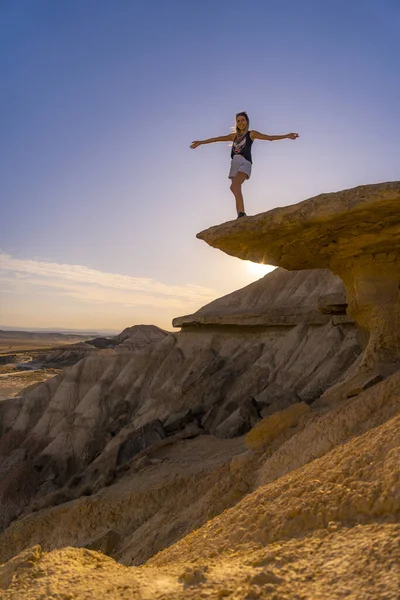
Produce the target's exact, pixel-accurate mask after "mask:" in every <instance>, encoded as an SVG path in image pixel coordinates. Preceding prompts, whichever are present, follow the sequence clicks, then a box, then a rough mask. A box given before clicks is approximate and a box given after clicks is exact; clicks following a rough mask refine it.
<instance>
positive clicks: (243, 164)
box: [228, 154, 252, 179]
mask: <svg viewBox="0 0 400 600" xmlns="http://www.w3.org/2000/svg"><path fill="white" fill-rule="evenodd" d="M251 167H252V165H251V162H250V161H249V160H247V159H246V158H245V157H244V156H242V155H241V154H236V155H235V156H234V157H233V158H232V162H231V170H230V171H229V175H228V177H229V179H233V178H234V177H236V175H237V174H238V173H246V175H247V179H250V175H251Z"/></svg>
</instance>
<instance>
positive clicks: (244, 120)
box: [236, 111, 250, 135]
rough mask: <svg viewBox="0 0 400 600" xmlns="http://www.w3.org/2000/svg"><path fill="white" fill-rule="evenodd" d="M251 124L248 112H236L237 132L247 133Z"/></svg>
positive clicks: (240, 133)
mask: <svg viewBox="0 0 400 600" xmlns="http://www.w3.org/2000/svg"><path fill="white" fill-rule="evenodd" d="M249 125H250V120H249V117H248V116H247V112H244V111H243V112H239V113H237V114H236V133H237V134H239V135H243V134H245V133H247V131H248V129H249Z"/></svg>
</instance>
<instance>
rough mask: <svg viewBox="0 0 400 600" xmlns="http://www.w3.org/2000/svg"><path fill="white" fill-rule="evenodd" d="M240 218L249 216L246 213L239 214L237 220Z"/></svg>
mask: <svg viewBox="0 0 400 600" xmlns="http://www.w3.org/2000/svg"><path fill="white" fill-rule="evenodd" d="M240 217H247V215H246V213H244V212H240V213H238V216H237V218H238V219H240Z"/></svg>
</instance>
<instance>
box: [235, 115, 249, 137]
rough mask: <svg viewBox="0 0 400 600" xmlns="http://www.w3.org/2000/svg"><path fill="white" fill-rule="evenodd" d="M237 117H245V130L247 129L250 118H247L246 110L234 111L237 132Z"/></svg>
mask: <svg viewBox="0 0 400 600" xmlns="http://www.w3.org/2000/svg"><path fill="white" fill-rule="evenodd" d="M238 117H244V118H245V119H246V121H247V130H248V129H249V125H250V119H249V116H248V114H247V112H246V111H245V110H243V111H242V112H238V113H236V117H235V132H236V133H238V130H237V125H236V119H237V118H238Z"/></svg>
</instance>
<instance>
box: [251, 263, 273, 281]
mask: <svg viewBox="0 0 400 600" xmlns="http://www.w3.org/2000/svg"><path fill="white" fill-rule="evenodd" d="M245 264H246V268H247V269H248V270H249V271H250V273H252V274H253V275H257V276H258V277H263V276H264V275H266V274H267V273H271V271H273V270H274V269H276V267H273V266H272V265H263V264H262V263H254V262H251V261H250V260H246V261H245Z"/></svg>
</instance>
